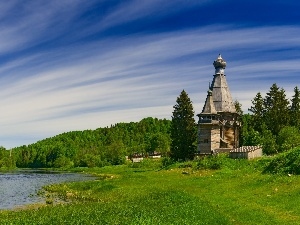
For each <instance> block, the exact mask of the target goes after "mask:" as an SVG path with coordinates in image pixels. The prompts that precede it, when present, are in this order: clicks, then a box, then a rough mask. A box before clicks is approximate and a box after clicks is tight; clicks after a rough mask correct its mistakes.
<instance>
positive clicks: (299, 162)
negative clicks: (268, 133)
mask: <svg viewBox="0 0 300 225" xmlns="http://www.w3.org/2000/svg"><path fill="white" fill-rule="evenodd" d="M264 172H265V173H288V174H300V147H297V148H294V149H292V150H290V151H288V152H284V153H281V154H279V155H277V156H276V157H274V159H272V160H271V162H270V163H268V164H267V166H266V167H265V169H264Z"/></svg>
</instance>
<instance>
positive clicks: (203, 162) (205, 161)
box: [197, 154, 227, 170]
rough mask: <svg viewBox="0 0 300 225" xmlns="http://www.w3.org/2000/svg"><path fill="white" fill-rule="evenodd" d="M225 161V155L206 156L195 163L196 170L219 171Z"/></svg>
mask: <svg viewBox="0 0 300 225" xmlns="http://www.w3.org/2000/svg"><path fill="white" fill-rule="evenodd" d="M226 160H227V155H225V154H219V155H211V156H206V157H204V158H201V159H200V160H199V161H198V162H197V169H212V170H219V169H221V168H222V166H223V165H224V164H226V163H225V161H226Z"/></svg>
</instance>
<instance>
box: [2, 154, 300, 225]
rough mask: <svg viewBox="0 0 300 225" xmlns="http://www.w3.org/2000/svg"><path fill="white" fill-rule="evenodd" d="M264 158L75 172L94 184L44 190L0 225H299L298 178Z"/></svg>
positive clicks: (155, 163) (154, 162)
mask: <svg viewBox="0 0 300 225" xmlns="http://www.w3.org/2000/svg"><path fill="white" fill-rule="evenodd" d="M269 161H270V159H269V158H262V159H258V160H251V161H248V160H233V159H229V158H226V157H224V156H219V157H211V158H207V159H204V160H203V159H202V160H195V161H190V162H184V163H174V164H170V162H168V161H167V160H165V159H164V160H149V159H146V160H144V161H143V162H141V163H135V164H133V163H127V164H126V165H121V166H107V167H102V168H90V169H88V168H76V169H74V171H76V172H83V173H90V174H93V175H95V177H96V180H93V181H84V182H74V183H64V184H57V185H50V186H47V187H45V188H44V190H41V192H40V194H41V195H44V196H45V203H43V204H37V205H32V206H28V207H26V208H24V209H16V210H5V211H0V221H1V224H243V225H244V224H300V205H299V202H300V177H299V176H297V175H292V174H287V173H280V174H272V173H264V172H263V170H264V168H265V167H266V165H267V164H268V163H269Z"/></svg>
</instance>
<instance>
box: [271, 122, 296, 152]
mask: <svg viewBox="0 0 300 225" xmlns="http://www.w3.org/2000/svg"><path fill="white" fill-rule="evenodd" d="M277 143H278V145H279V151H280V152H283V151H288V150H290V149H292V148H294V147H298V146H300V131H299V129H298V128H296V127H289V126H286V127H284V128H282V129H281V130H280V132H279V134H278V137H277Z"/></svg>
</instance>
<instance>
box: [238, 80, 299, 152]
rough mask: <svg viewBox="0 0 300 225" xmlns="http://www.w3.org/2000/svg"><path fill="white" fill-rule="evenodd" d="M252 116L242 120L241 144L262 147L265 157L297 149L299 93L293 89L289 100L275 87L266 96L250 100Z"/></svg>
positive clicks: (244, 117) (283, 92)
mask: <svg viewBox="0 0 300 225" xmlns="http://www.w3.org/2000/svg"><path fill="white" fill-rule="evenodd" d="M249 111H250V112H251V114H246V115H244V116H243V123H242V132H241V135H242V138H241V139H242V144H243V145H258V144H260V145H262V147H263V151H264V153H265V154H276V153H279V152H284V151H287V150H290V149H291V148H293V147H296V146H300V93H299V89H298V87H295V88H294V95H293V96H292V98H291V99H288V98H287V97H286V93H285V90H284V89H283V88H279V87H278V86H277V85H276V84H273V85H272V86H271V87H270V90H269V91H268V92H267V93H266V95H265V96H262V94H261V93H260V92H258V93H257V94H256V96H255V97H254V99H253V100H252V106H251V108H250V109H249Z"/></svg>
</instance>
